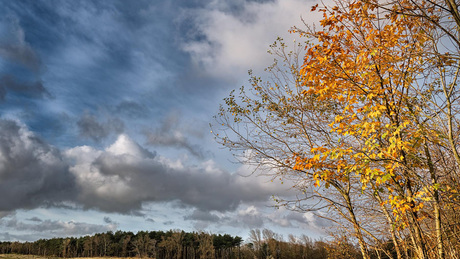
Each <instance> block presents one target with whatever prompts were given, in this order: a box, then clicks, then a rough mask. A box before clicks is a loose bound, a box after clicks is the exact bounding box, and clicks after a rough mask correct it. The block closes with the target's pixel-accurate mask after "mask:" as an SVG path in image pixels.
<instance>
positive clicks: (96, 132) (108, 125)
mask: <svg viewBox="0 0 460 259" xmlns="http://www.w3.org/2000/svg"><path fill="white" fill-rule="evenodd" d="M77 126H78V129H79V132H80V135H81V136H83V137H86V138H90V139H92V140H94V141H96V142H99V141H101V140H102V139H104V138H106V137H108V136H109V135H110V134H111V133H117V134H120V133H121V132H123V130H124V123H123V122H122V121H121V120H120V119H118V118H109V119H107V120H106V121H100V120H98V118H96V116H94V115H92V114H90V113H88V112H85V113H84V114H83V115H82V116H81V117H80V119H79V120H78V121H77Z"/></svg>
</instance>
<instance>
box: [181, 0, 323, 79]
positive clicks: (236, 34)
mask: <svg viewBox="0 0 460 259" xmlns="http://www.w3.org/2000/svg"><path fill="white" fill-rule="evenodd" d="M240 2H242V1H240ZM243 2H245V1H243ZM310 3H311V5H313V2H310ZM235 6H239V8H235ZM309 8H310V5H308V4H306V1H302V0H282V1H281V0H279V1H265V2H259V1H247V2H245V3H244V4H242V3H240V4H239V5H234V6H231V5H229V3H228V2H226V1H214V4H212V5H208V7H206V8H200V9H198V8H197V9H192V10H189V9H186V10H184V13H183V17H184V18H183V19H184V21H187V22H189V23H192V24H193V26H190V32H189V33H188V35H189V37H188V38H186V39H184V40H183V42H182V49H183V50H184V51H185V52H187V53H189V54H190V55H191V58H192V60H193V61H194V63H195V64H196V65H198V66H200V67H202V68H204V70H205V71H207V73H209V74H210V75H215V76H219V77H221V78H227V79H228V78H234V77H235V75H243V74H245V72H246V71H247V70H248V69H250V68H259V69H260V68H264V67H266V66H268V65H270V64H271V62H272V61H273V57H271V56H270V55H268V54H267V50H268V48H269V45H270V44H272V43H273V42H274V41H275V39H276V38H277V37H278V36H281V37H284V38H286V39H293V38H294V37H298V36H294V35H290V34H289V32H288V30H289V29H290V28H291V27H293V26H295V25H299V24H302V22H301V15H303V17H304V18H305V19H306V20H307V22H309V21H312V20H315V19H317V17H319V14H311V13H308V11H309ZM306 14H308V15H306Z"/></svg>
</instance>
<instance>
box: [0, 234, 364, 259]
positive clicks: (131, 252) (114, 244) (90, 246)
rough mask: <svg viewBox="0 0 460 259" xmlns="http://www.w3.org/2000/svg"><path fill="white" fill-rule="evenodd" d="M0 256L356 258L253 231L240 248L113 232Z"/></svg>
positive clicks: (305, 240)
mask: <svg viewBox="0 0 460 259" xmlns="http://www.w3.org/2000/svg"><path fill="white" fill-rule="evenodd" d="M0 253H1V254H23V255H36V256H44V257H63V258H76V257H139V258H155V259H172V258H174V259H221V258H222V259H224V258H226V259H232V258H234V259H246V258H247V259H254V258H259V259H266V258H279V259H292V258H299V259H300V258H304V259H325V258H344V259H345V258H349V259H352V258H361V255H360V253H359V250H358V249H357V248H356V247H355V246H353V245H352V244H351V243H348V242H347V241H346V239H342V242H335V241H334V242H330V241H321V240H317V241H313V240H312V239H311V238H309V237H307V236H305V235H303V236H301V237H295V236H293V235H289V238H288V241H284V240H283V238H282V237H281V236H280V235H278V234H276V233H274V232H273V231H271V230H268V229H264V230H259V229H253V230H251V231H250V235H249V239H248V241H247V242H244V243H243V239H242V238H241V237H238V236H235V237H233V236H231V235H228V234H224V235H221V234H219V235H216V234H210V233H206V232H191V233H189V232H184V231H180V230H170V231H167V232H163V231H150V232H148V231H140V232H137V233H136V234H134V233H132V232H124V231H116V232H114V233H113V232H106V233H98V234H95V235H92V236H84V237H68V238H52V239H40V240H37V241H35V242H0Z"/></svg>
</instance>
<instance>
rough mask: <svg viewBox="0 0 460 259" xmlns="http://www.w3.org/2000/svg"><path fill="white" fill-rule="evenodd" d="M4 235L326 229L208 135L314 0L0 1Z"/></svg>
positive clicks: (0, 210) (0, 231) (0, 228)
mask: <svg viewBox="0 0 460 259" xmlns="http://www.w3.org/2000/svg"><path fill="white" fill-rule="evenodd" d="M0 4H1V6H2V7H1V8H0V240H2V241H3V240H21V241H25V240H36V239H39V238H50V237H54V236H69V235H70V236H79V235H86V234H93V233H95V232H105V231H116V230H126V231H128V230H129V231H139V230H169V229H183V230H185V231H199V230H205V231H211V232H213V233H230V234H233V235H240V236H243V237H245V236H247V234H248V232H249V230H250V229H251V228H270V229H272V230H274V231H275V232H278V233H281V234H285V235H287V233H295V234H307V235H310V236H312V237H318V236H320V235H322V233H323V230H322V227H323V226H324V225H325V223H324V222H322V221H321V220H319V219H317V218H315V217H314V216H313V215H311V214H308V213H307V214H299V213H292V212H290V211H287V210H285V209H279V210H277V209H274V208H273V207H270V206H272V205H273V204H274V202H273V201H272V199H271V197H272V195H292V190H289V189H287V186H285V185H282V184H281V183H279V182H276V181H275V182H273V183H272V182H270V181H269V179H264V178H262V177H256V176H249V177H243V176H242V175H244V176H247V175H249V173H250V172H251V168H249V167H248V166H245V165H240V164H235V163H232V155H231V153H230V152H229V151H227V150H222V149H220V148H219V147H218V144H217V143H215V142H214V139H213V136H212V134H210V128H209V123H212V122H213V119H212V116H213V115H215V114H216V113H217V111H218V106H219V104H220V103H222V99H223V98H224V97H225V96H226V95H228V93H229V92H230V91H231V90H232V89H235V88H238V87H240V86H241V85H243V84H246V83H247V80H248V75H247V71H248V70H249V69H253V70H254V71H255V72H256V73H262V71H263V68H264V67H266V66H268V65H270V64H271V62H272V60H273V57H270V56H269V55H268V54H267V49H268V46H269V45H270V44H271V43H273V41H274V40H275V39H276V38H277V37H278V36H281V37H283V38H285V39H287V40H286V41H290V40H292V39H294V37H296V36H294V35H290V34H289V32H288V30H289V29H290V28H291V26H294V25H301V17H303V18H304V20H306V21H307V22H313V21H315V19H318V16H317V15H312V14H310V13H309V11H308V10H309V9H310V7H311V6H312V5H313V4H315V3H314V2H313V1H306V0H272V1H264V0H257V1H255V0H170V1H160V0H149V1H147V0H146V1H144V0H136V1H123V0H119V1H74V0H69V1H57V0H56V1H53V0H40V1H36V0H30V1H27V0H18V1H10V0H0Z"/></svg>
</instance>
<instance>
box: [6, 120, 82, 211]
mask: <svg viewBox="0 0 460 259" xmlns="http://www.w3.org/2000/svg"><path fill="white" fill-rule="evenodd" d="M76 191H77V189H76V186H75V180H74V176H73V175H72V174H70V173H69V171H68V166H67V164H66V163H65V162H64V161H63V159H62V157H61V155H60V152H59V150H57V149H56V148H54V147H53V146H50V145H48V144H47V143H45V142H43V141H42V140H41V139H39V138H38V137H37V136H35V135H34V134H33V133H32V132H30V131H29V130H28V129H27V128H26V127H25V126H24V125H21V124H19V123H18V122H16V121H11V120H5V119H0V197H2V199H0V211H10V210H15V209H18V208H35V207H38V206H42V205H52V204H58V203H61V202H63V201H66V200H70V199H72V198H73V197H75V193H76Z"/></svg>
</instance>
